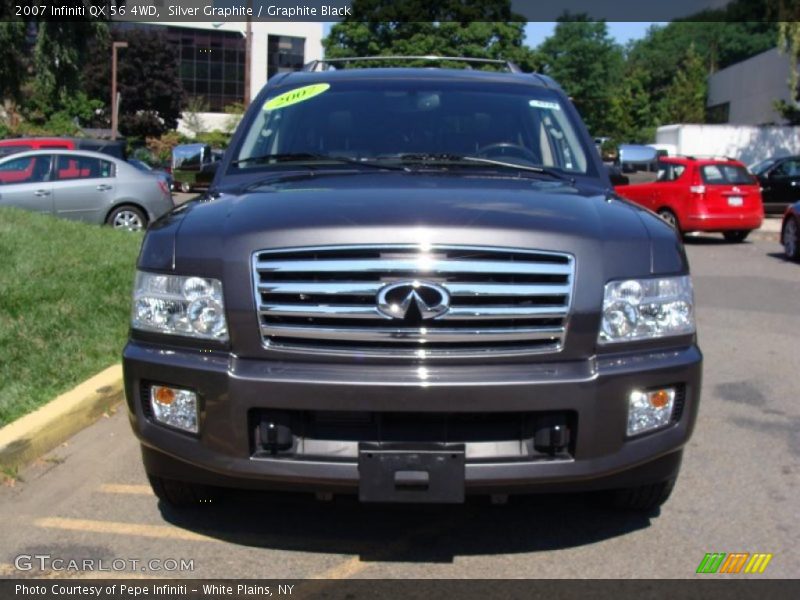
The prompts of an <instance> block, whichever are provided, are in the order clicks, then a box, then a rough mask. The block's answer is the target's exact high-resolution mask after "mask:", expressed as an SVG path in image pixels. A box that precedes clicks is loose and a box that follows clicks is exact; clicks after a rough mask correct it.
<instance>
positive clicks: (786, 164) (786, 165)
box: [775, 160, 800, 177]
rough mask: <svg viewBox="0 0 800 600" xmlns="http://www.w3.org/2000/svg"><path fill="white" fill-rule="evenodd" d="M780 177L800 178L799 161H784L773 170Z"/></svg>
mask: <svg viewBox="0 0 800 600" xmlns="http://www.w3.org/2000/svg"><path fill="white" fill-rule="evenodd" d="M775 174H776V175H778V176H780V177H800V160H785V161H783V162H782V163H781V164H779V165H778V166H777V167H776V168H775Z"/></svg>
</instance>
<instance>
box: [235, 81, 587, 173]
mask: <svg viewBox="0 0 800 600" xmlns="http://www.w3.org/2000/svg"><path fill="white" fill-rule="evenodd" d="M287 89H288V91H287ZM325 157H335V158H337V159H340V160H341V159H347V160H348V162H351V163H357V162H358V161H364V162H372V163H374V162H378V163H381V164H384V163H391V162H392V161H393V160H394V161H398V160H401V161H411V162H413V161H415V160H417V161H431V160H434V161H435V160H440V161H442V162H447V161H451V162H452V161H458V160H459V159H462V158H464V157H481V158H487V159H492V160H495V161H502V162H503V163H513V164H518V165H520V166H523V167H543V168H547V169H558V170H561V171H564V172H565V173H569V174H585V173H587V171H588V169H589V161H588V160H587V152H586V150H585V148H584V147H583V144H582V141H581V139H580V137H579V135H578V133H577V132H576V129H575V128H574V126H573V123H572V122H571V119H570V117H569V116H568V114H567V112H566V111H565V109H564V106H563V105H562V103H561V101H560V99H559V96H557V95H556V94H555V93H553V92H551V91H548V90H546V89H540V88H536V87H534V86H521V85H514V84H511V85H498V84H496V83H492V84H484V83H482V84H480V86H478V85H477V84H475V83H465V82H442V81H441V80H437V81H430V82H424V81H423V82H420V81H409V80H390V79H386V80H381V81H380V82H375V81H366V82H365V81H343V82H334V83H330V84H328V83H324V84H315V85H306V86H299V87H294V88H284V89H280V90H279V91H278V93H275V94H273V95H272V96H271V97H270V98H269V99H267V101H266V102H264V103H263V106H262V108H261V110H260V111H259V112H258V115H257V117H256V118H255V119H254V120H253V121H252V123H251V125H250V127H249V129H248V131H247V133H246V135H245V136H244V139H243V141H242V143H241V144H240V146H239V147H238V148H237V149H236V150H235V152H234V154H233V163H232V171H234V172H242V171H251V170H258V169H264V168H284V167H285V163H286V162H287V160H288V161H290V162H304V161H305V162H310V161H317V162H318V161H320V160H321V159H323V158H325ZM272 158H274V159H275V160H270V159H272ZM464 164H467V163H466V162H465V163H464ZM469 165H470V166H481V167H482V168H486V167H487V165H488V163H486V162H478V161H475V162H472V163H469ZM512 166H513V165H512Z"/></svg>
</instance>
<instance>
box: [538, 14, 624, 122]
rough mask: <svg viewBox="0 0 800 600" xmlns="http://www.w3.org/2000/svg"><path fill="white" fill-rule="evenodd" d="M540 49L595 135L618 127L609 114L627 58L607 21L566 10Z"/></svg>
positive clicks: (549, 70) (547, 69)
mask: <svg viewBox="0 0 800 600" xmlns="http://www.w3.org/2000/svg"><path fill="white" fill-rule="evenodd" d="M539 51H540V53H541V55H542V59H543V60H544V71H545V73H546V74H548V75H550V76H552V77H553V78H554V79H555V80H556V81H558V82H559V83H560V84H561V85H562V87H563V88H564V90H565V91H566V93H567V94H568V95H569V96H570V97H571V98H572V101H573V103H574V104H575V106H576V107H577V109H578V111H579V112H580V113H581V116H583V118H584V120H585V121H586V124H587V126H588V127H589V130H590V131H591V132H592V134H593V135H605V134H607V133H608V132H609V131H611V130H612V129H613V128H614V127H616V124H615V123H614V122H613V119H612V118H610V117H611V112H612V105H613V103H614V101H615V92H616V90H617V89H618V87H619V82H620V80H621V77H620V75H621V73H622V67H623V62H624V59H623V53H622V48H621V47H620V46H619V45H618V44H616V43H615V42H614V41H613V40H612V39H611V37H610V36H609V34H608V27H607V26H606V24H605V22H603V21H589V20H588V17H586V16H585V15H570V14H566V15H564V16H562V17H561V18H560V19H559V21H558V24H557V25H556V28H555V31H554V33H553V35H552V36H550V37H549V38H547V39H546V40H545V41H544V42H543V43H542V45H541V46H540V47H539Z"/></svg>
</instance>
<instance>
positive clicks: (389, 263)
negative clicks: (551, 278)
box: [256, 254, 572, 277]
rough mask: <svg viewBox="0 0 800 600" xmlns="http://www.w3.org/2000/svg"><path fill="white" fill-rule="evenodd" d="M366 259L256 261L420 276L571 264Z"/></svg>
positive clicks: (276, 268)
mask: <svg viewBox="0 0 800 600" xmlns="http://www.w3.org/2000/svg"><path fill="white" fill-rule="evenodd" d="M419 256H420V257H422V258H413V259H407V258H398V259H394V258H390V259H377V260H372V259H367V260H357V259H348V260H339V259H334V260H313V261H306V260H278V261H264V262H258V263H256V268H257V269H258V270H259V271H261V272H264V273H279V274H280V273H353V272H362V273H413V274H415V275H417V276H419V277H424V276H425V274H435V273H459V274H461V273H465V274H466V273H469V274H473V273H503V274H509V275H516V274H520V275H528V274H532V273H534V274H537V275H539V274H541V275H569V274H570V273H571V272H572V271H571V267H570V265H568V264H566V265H560V264H552V263H518V262H511V261H509V262H503V261H496V262H495V261H489V260H486V261H483V260H481V261H471V260H436V259H428V258H425V257H426V256H427V255H425V254H420V255H419Z"/></svg>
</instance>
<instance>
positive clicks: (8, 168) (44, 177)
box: [0, 155, 52, 184]
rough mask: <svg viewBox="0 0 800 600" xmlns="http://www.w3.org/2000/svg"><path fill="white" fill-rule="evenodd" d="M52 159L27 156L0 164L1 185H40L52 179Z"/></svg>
mask: <svg viewBox="0 0 800 600" xmlns="http://www.w3.org/2000/svg"><path fill="white" fill-rule="evenodd" d="M51 159H52V157H51V156H48V155H44V156H25V157H21V158H17V159H11V160H8V161H6V162H4V163H2V164H0V183H7V184H12V183H40V182H42V181H48V180H49V178H50V161H51Z"/></svg>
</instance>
